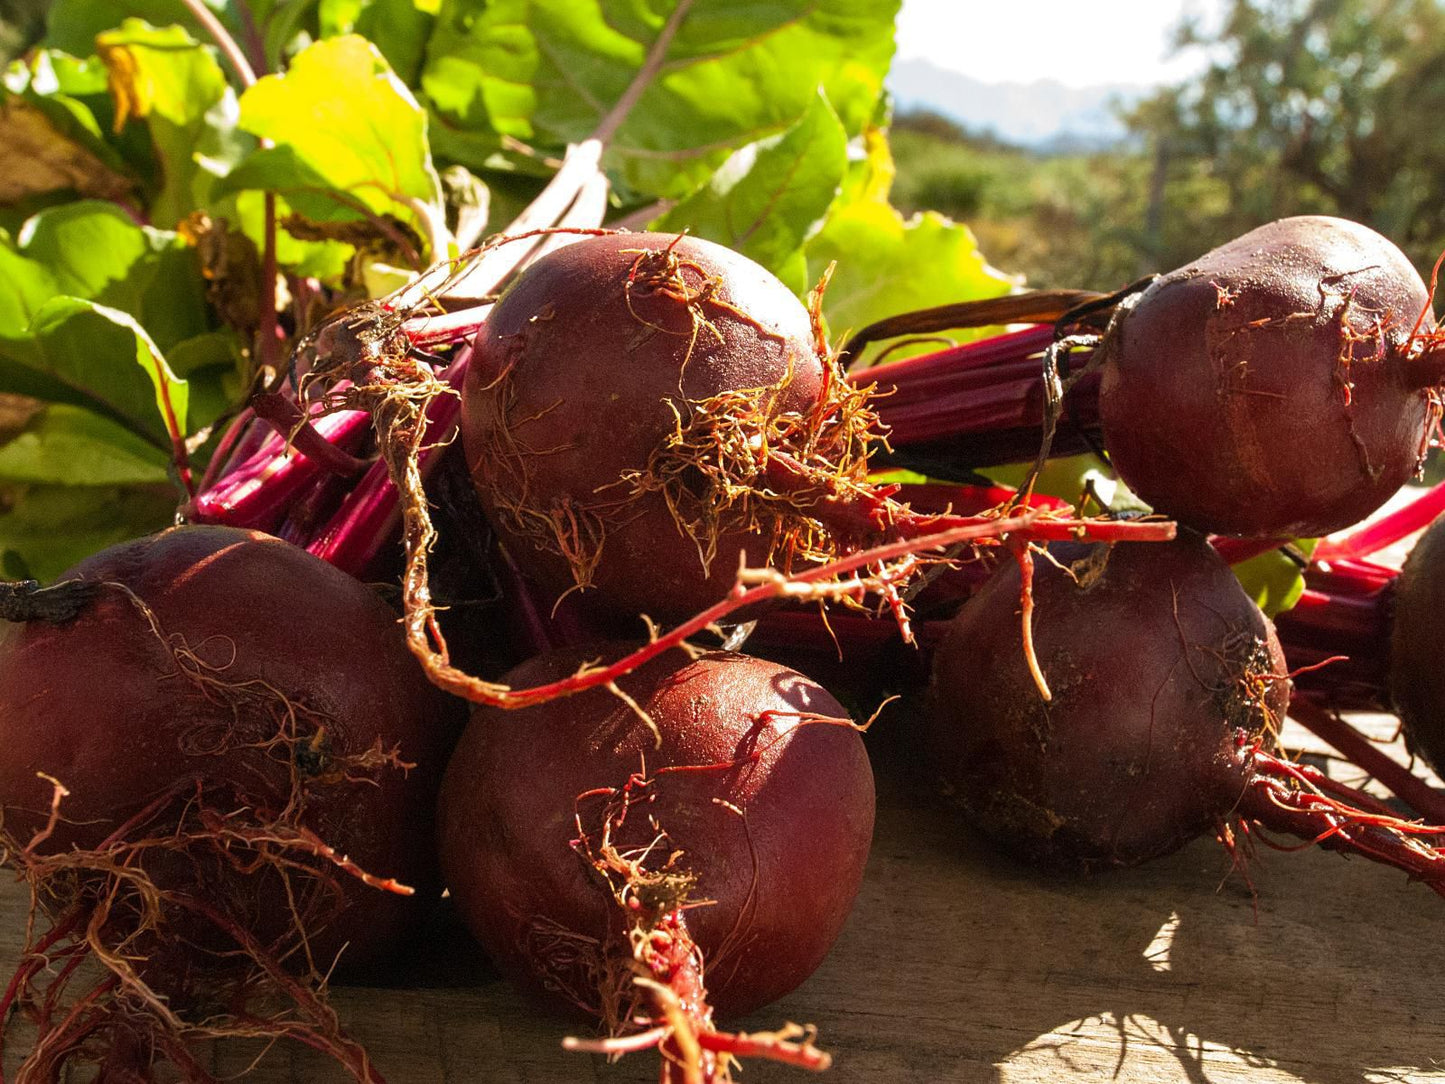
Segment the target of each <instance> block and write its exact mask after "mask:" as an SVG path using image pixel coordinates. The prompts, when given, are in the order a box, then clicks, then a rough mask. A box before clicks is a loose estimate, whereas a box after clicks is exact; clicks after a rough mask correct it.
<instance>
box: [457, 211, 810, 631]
mask: <svg viewBox="0 0 1445 1084" xmlns="http://www.w3.org/2000/svg"><path fill="white" fill-rule="evenodd" d="M669 247H671V248H672V250H673V252H674V253H675V254H676V255H677V256H678V257H679V258H680V259H682V260H684V261H688V262H691V263H693V264H696V265H697V270H687V271H686V272H685V275H686V277H687V279H688V281H689V282H690V283H691V284H692V285H693V286H694V287H702V286H703V285H704V284H705V282H708V281H711V282H712V283H715V292H714V294H713V297H714V298H715V300H714V301H713V302H710V303H706V304H704V305H703V311H704V313H705V315H706V317H707V319H708V321H709V322H710V323H711V325H712V327H713V328H714V329H715V331H716V332H717V333H718V334H720V335H721V336H722V341H719V339H718V335H717V334H714V333H713V331H709V330H708V329H707V328H701V329H699V330H698V331H697V334H696V337H695V339H694V336H693V333H694V326H693V321H692V319H691V318H690V317H689V315H688V312H687V308H686V306H685V305H683V304H682V303H680V302H678V301H676V300H675V299H671V298H668V297H664V296H661V295H658V294H648V293H647V292H645V291H643V290H641V289H636V288H634V289H633V290H632V293H631V308H630V309H629V303H628V285H627V284H628V279H629V276H630V275H632V274H633V273H634V268H635V265H636V264H637V261H638V259H639V256H640V255H641V254H642V253H644V252H649V251H650V252H662V251H664V250H666V249H668V248H669ZM732 310H736V311H732ZM739 313H746V314H747V317H746V318H744V317H742V316H740V315H738V314H739ZM649 325H655V327H650V326H649ZM658 329H661V330H658ZM760 329H761V330H760ZM689 344H691V355H690V356H689V353H688V351H689ZM475 347H476V353H475V355H474V356H473V359H472V362H471V364H470V366H469V368H468V372H467V377H466V383H465V385H464V387H463V409H462V420H461V429H462V436H463V439H464V441H465V447H466V452H467V462H468V464H469V468H470V470H471V472H472V477H473V480H474V481H475V483H476V486H477V492H478V493H479V495H480V496H481V499H482V503H483V506H484V507H485V508H486V510H487V515H488V518H489V519H490V520H491V521H492V522H493V523H494V524H495V525H496V526H497V529H498V533H499V534H500V536H501V539H502V541H503V543H504V544H505V545H506V546H507V547H508V549H509V551H510V552H511V553H512V555H513V557H514V558H515V560H516V561H517V563H518V564H519V565H520V566H521V567H522V568H523V569H524V570H525V571H526V572H527V573H528V574H529V575H531V576H532V577H533V578H534V579H536V580H537V581H539V582H540V583H541V584H542V585H543V587H544V588H545V589H546V590H548V591H550V592H552V593H553V594H555V595H560V594H562V593H564V592H566V591H568V590H570V589H572V588H573V587H574V585H575V581H574V579H573V575H572V571H571V569H570V568H569V566H568V564H567V562H566V561H565V560H564V559H563V558H562V556H561V555H560V553H559V552H558V551H557V550H556V548H555V546H553V547H547V546H543V547H540V548H539V546H538V544H537V542H536V540H534V539H533V538H530V537H524V536H522V535H520V534H519V533H518V531H517V529H516V522H515V520H514V519H513V518H512V517H510V516H509V515H506V514H503V513H502V512H501V511H500V509H501V506H502V505H505V504H507V503H509V502H516V501H521V502H523V503H525V504H526V505H527V506H528V507H530V508H533V509H535V510H537V511H543V512H545V511H547V510H548V509H550V508H553V507H558V506H561V505H563V504H570V505H572V506H574V507H575V506H577V505H590V504H596V503H597V502H599V501H605V500H608V499H611V498H612V497H613V496H615V497H618V498H620V497H621V496H622V495H623V494H624V493H625V492H626V490H625V488H624V487H620V486H617V485H616V483H617V481H618V479H619V478H620V477H621V475H622V474H623V472H625V471H630V470H633V471H640V470H642V469H644V468H645V467H646V466H647V463H648V458H649V456H650V455H651V454H652V453H653V451H654V450H655V449H657V448H658V447H659V446H660V445H661V444H662V443H663V442H664V441H665V440H666V438H667V437H668V436H669V435H670V434H671V433H672V432H673V431H674V429H675V427H676V425H677V417H678V414H677V413H675V412H674V409H673V408H674V407H676V409H677V412H679V413H681V414H682V416H683V417H684V418H686V417H687V415H688V407H687V402H688V401H700V400H703V399H706V398H709V397H711V396H714V395H717V394H719V393H721V392H725V391H730V390H735V389H742V388H754V387H764V386H767V385H772V384H776V383H778V382H779V381H780V380H782V379H783V378H784V376H785V375H786V374H787V372H788V370H789V367H790V366H791V367H792V370H793V379H792V382H791V384H790V385H789V387H788V388H787V390H786V391H785V392H784V393H783V394H782V395H781V396H780V397H779V404H778V407H779V409H780V410H804V409H806V408H807V407H808V406H809V405H811V404H812V403H813V402H814V401H816V400H817V399H818V397H819V396H820V394H821V389H822V382H823V373H824V366H823V362H822V361H821V360H820V359H819V358H818V356H817V354H816V353H815V351H814V349H813V345H812V327H811V322H810V318H809V315H808V312H807V310H806V309H805V308H804V307H803V305H802V304H801V303H800V302H799V301H798V299H797V298H796V297H794V296H793V294H792V293H791V292H790V291H789V290H788V288H787V287H786V286H784V285H783V284H782V283H781V282H779V281H778V280H777V279H776V278H774V277H773V276H772V275H771V274H769V273H768V272H767V271H766V270H764V269H763V268H762V267H759V266H758V265H757V264H755V263H753V262H752V261H751V260H749V259H747V258H746V257H744V256H741V255H739V254H737V253H735V252H733V251H731V250H729V249H726V248H724V247H722V246H721V245H716V244H713V243H711V242H708V241H701V240H698V239H696V238H691V237H684V238H681V239H679V238H678V237H677V236H676V235H671V234H648V233H622V234H609V235H606V236H601V237H592V238H587V239H584V240H581V241H577V242H575V243H573V244H571V245H568V246H567V247H565V248H563V249H561V250H559V251H557V252H554V253H552V254H551V255H549V256H547V257H545V258H544V259H542V260H539V261H538V262H537V263H535V264H533V265H532V266H531V267H529V268H528V269H527V270H526V271H525V272H524V273H523V274H522V275H521V276H520V277H519V278H518V279H517V280H516V282H515V283H513V284H512V286H511V287H509V288H508V290H507V291H506V293H505V294H503V296H502V298H501V300H500V301H499V302H498V303H497V305H496V307H495V308H494V309H493V310H492V312H491V314H490V315H489V316H488V317H487V323H486V326H485V327H484V328H483V329H482V331H481V332H480V333H479V335H478V337H477V340H476V344H475ZM684 359H686V367H685V370H684V365H683V362H684ZM504 374H506V376H505V378H504ZM669 404H671V405H669ZM503 423H505V426H506V427H507V428H509V429H510V432H511V435H512V437H513V438H514V440H515V441H516V442H517V444H518V445H519V446H525V447H526V448H530V449H532V450H533V451H536V452H545V453H546V454H536V455H527V456H525V469H526V472H527V475H528V479H527V484H526V486H525V492H524V488H523V485H522V483H521V481H520V480H519V478H518V476H517V474H516V473H514V472H513V471H512V470H510V469H509V461H508V460H507V458H506V457H499V456H498V454H497V453H496V447H497V444H496V442H497V441H498V439H499V432H500V430H501V427H502V426H503ZM605 487H613V488H611V489H607V488H605ZM620 518H622V519H624V520H625V522H622V523H613V524H611V525H610V526H609V527H608V528H607V534H606V538H605V543H604V545H603V547H602V557H601V563H600V564H599V566H598V567H597V569H596V573H595V576H594V582H593V584H592V586H591V588H590V589H589V590H587V591H584V592H583V595H582V599H583V601H584V602H586V603H588V604H590V605H591V606H593V607H594V608H596V609H597V610H599V611H602V612H606V613H610V614H613V615H620V616H624V617H635V616H636V615H637V614H639V613H645V614H648V615H649V616H651V617H654V618H657V619H661V620H672V619H677V618H682V617H686V616H690V615H691V614H693V613H696V612H697V611H699V610H701V609H703V608H704V607H705V606H707V605H709V604H711V603H713V602H716V601H717V600H718V599H720V598H721V597H722V596H723V595H724V594H726V592H727V590H728V588H729V587H731V586H732V584H733V580H734V576H735V574H736V572H737V567H738V555H739V553H740V551H743V550H746V551H747V552H748V553H749V555H750V557H749V559H750V561H751V562H752V563H755V564H757V563H761V562H762V559H763V558H764V557H765V556H766V553H767V546H768V539H766V538H758V537H756V536H753V535H749V534H746V533H744V532H741V531H733V532H731V533H729V534H726V535H724V537H723V538H722V539H721V540H720V544H719V546H718V551H717V557H716V559H715V560H713V561H712V563H711V565H710V567H709V568H708V569H706V570H704V568H703V565H702V562H701V560H700V558H699V556H698V551H697V547H696V546H695V545H694V543H693V542H692V540H691V539H689V538H687V537H686V536H685V535H683V534H682V533H681V532H679V531H678V529H677V527H676V526H675V524H674V522H673V520H672V517H671V515H670V513H669V511H668V509H667V506H666V503H665V502H664V501H663V499H662V497H661V496H660V495H659V494H655V493H654V494H651V495H648V496H646V497H644V498H643V499H642V500H640V501H638V502H637V503H635V504H633V505H630V506H629V507H628V509H627V510H626V512H625V513H624V514H622V516H621V517H620Z"/></svg>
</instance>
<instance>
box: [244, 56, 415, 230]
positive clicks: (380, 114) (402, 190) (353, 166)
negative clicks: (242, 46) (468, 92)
mask: <svg viewBox="0 0 1445 1084" xmlns="http://www.w3.org/2000/svg"><path fill="white" fill-rule="evenodd" d="M241 127H242V128H244V129H245V130H246V131H248V132H250V133H252V134H253V135H255V136H257V137H259V138H263V139H269V140H272V141H273V142H274V143H275V144H276V146H275V148H274V149H273V150H261V151H257V152H256V153H255V154H254V155H252V156H251V158H250V159H248V160H247V162H244V163H242V165H241V166H239V167H237V168H238V171H244V172H242V180H241V181H237V180H235V179H230V180H229V181H228V184H227V186H226V188H225V189H223V191H234V190H236V189H237V188H238V186H239V187H251V186H262V187H266V186H268V185H271V184H274V186H275V187H277V188H278V189H280V190H282V191H286V192H288V194H289V198H290V199H291V200H292V201H293V202H294V201H295V200H296V199H298V198H300V197H299V196H298V195H297V194H296V191H297V190H299V189H303V188H304V189H309V190H319V191H310V192H308V193H307V195H306V197H305V198H306V199H307V200H311V199H315V198H321V199H323V200H325V201H326V202H327V203H328V204H329V205H330V208H331V209H330V211H329V213H328V214H327V215H326V216H324V217H323V216H322V215H320V214H313V213H310V211H307V212H303V213H305V214H306V217H308V218H314V219H315V220H317V221H325V220H327V219H328V218H331V219H334V218H336V217H338V216H345V217H357V216H359V215H364V214H366V213H370V214H373V215H393V216H395V217H397V218H399V219H401V220H402V221H405V222H409V223H412V224H413V225H415V226H416V227H417V228H418V231H419V232H420V233H422V234H423V235H426V234H427V229H426V221H425V219H424V217H423V216H422V215H420V214H419V213H418V212H417V210H416V208H415V206H414V202H420V203H423V204H427V205H429V206H430V207H431V208H434V209H436V210H437V211H438V212H439V211H440V208H441V182H440V181H439V180H438V178H437V174H436V170H435V169H434V168H433V167H432V163H431V156H430V154H429V153H428V150H427V140H426V115H425V113H424V112H423V111H422V109H421V107H420V106H419V105H418V104H417V102H416V99H415V98H413V97H412V95H411V92H410V91H409V90H407V88H406V87H405V86H404V85H403V84H402V83H401V81H400V80H398V79H397V78H396V76H395V75H394V74H393V73H392V71H391V69H390V68H389V67H388V66H387V63H386V61H385V60H384V59H383V58H382V56H381V54H380V53H379V52H378V51H377V50H376V47H375V46H373V45H372V44H371V43H369V42H367V41H366V40H365V39H363V38H360V37H356V36H350V35H348V36H346V37H340V38H332V39H329V40H326V41H321V42H317V43H316V44H315V45H312V46H311V47H309V48H308V49H305V50H304V51H302V52H301V53H300V54H298V55H297V57H296V58H295V60H294V61H293V62H292V64H291V68H290V70H289V71H288V72H287V73H286V74H285V75H268V76H266V77H265V78H264V79H261V80H260V81H259V82H257V83H256V84H255V85H254V86H252V87H250V88H249V89H248V90H247V91H246V92H245V93H244V94H243V95H242V96H241ZM257 158H259V159H261V164H260V165H259V166H252V165H250V161H251V160H254V159H257ZM257 174H259V176H257ZM276 178H280V179H276ZM283 180H284V184H283V183H282V181H283ZM307 206H308V207H310V204H309V203H308V204H307ZM298 209H300V208H299V207H298ZM312 210H314V208H312Z"/></svg>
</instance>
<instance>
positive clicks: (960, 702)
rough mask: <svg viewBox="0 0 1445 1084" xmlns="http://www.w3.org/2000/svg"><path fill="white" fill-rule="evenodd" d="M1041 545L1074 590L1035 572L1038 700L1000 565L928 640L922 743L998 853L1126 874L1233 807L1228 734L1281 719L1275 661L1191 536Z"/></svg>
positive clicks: (1233, 749)
mask: <svg viewBox="0 0 1445 1084" xmlns="http://www.w3.org/2000/svg"><path fill="white" fill-rule="evenodd" d="M1146 550H1148V551H1157V552H1146ZM1051 552H1053V554H1054V556H1055V557H1056V558H1057V559H1058V560H1059V561H1061V562H1063V563H1064V564H1065V565H1066V566H1069V567H1071V568H1072V570H1073V572H1074V575H1075V576H1077V577H1078V580H1079V582H1078V583H1076V582H1075V581H1074V579H1073V578H1071V576H1070V574H1069V573H1068V572H1066V571H1063V570H1062V569H1060V568H1058V567H1056V566H1055V565H1054V564H1053V563H1051V562H1049V561H1043V560H1040V561H1038V562H1036V569H1035V575H1034V586H1033V595H1034V606H1035V610H1034V619H1033V636H1034V646H1035V650H1036V652H1037V654H1038V659H1039V665H1040V667H1041V668H1042V670H1043V672H1044V674H1045V675H1046V676H1047V678H1048V681H1049V686H1050V688H1051V690H1052V693H1053V699H1052V701H1050V702H1048V703H1045V702H1044V701H1043V700H1042V699H1041V698H1040V697H1039V695H1038V694H1037V692H1035V691H1034V688H1033V682H1032V680H1031V679H1030V675H1029V673H1028V669H1027V666H1026V663H1025V659H1024V652H1023V645H1022V643H1021V634H1020V624H1019V621H1018V619H1017V618H1016V617H1015V616H1014V613H1015V611H1016V609H1017V607H1018V599H1019V590H1020V584H1019V576H1018V572H1017V570H1016V569H1012V568H1007V567H1006V568H1004V569H1002V570H1001V572H1000V573H999V574H998V575H997V576H996V577H995V578H994V579H992V580H990V581H989V583H988V584H987V585H985V587H984V588H983V589H982V590H981V591H980V592H979V593H978V594H977V595H976V596H975V597H973V598H972V599H970V600H969V601H968V602H967V603H966V604H965V605H964V607H963V609H962V610H961V611H960V613H959V616H958V617H957V618H956V619H955V620H954V622H953V625H952V627H951V628H950V629H949V631H948V633H947V634H946V635H945V637H944V639H943V642H942V643H941V644H939V646H938V649H937V652H936V655H935V658H934V667H933V682H932V685H931V687H930V693H929V696H930V707H929V719H930V735H931V741H932V743H933V745H934V747H935V750H936V753H937V756H938V758H939V760H938V766H939V769H940V772H941V774H942V776H943V778H945V779H946V780H947V781H948V783H949V784H950V785H951V786H952V787H953V788H954V793H955V797H956V798H957V800H958V801H959V802H960V803H961V804H962V805H963V806H964V807H965V808H966V809H967V810H968V812H969V813H970V814H971V817H972V819H973V820H974V822H975V823H977V824H978V825H980V826H981V827H982V828H983V829H984V831H985V832H987V833H989V834H990V835H992V836H993V837H994V838H996V839H998V840H1000V841H1001V842H1003V843H1004V844H1005V845H1006V846H1007V847H1008V848H1009V849H1010V850H1011V851H1014V852H1016V853H1019V854H1021V855H1022V856H1024V857H1027V858H1030V859H1033V860H1036V861H1038V862H1041V863H1043V864H1046V865H1058V866H1063V867H1074V868H1084V869H1092V868H1096V867H1105V866H1127V865H1134V864H1136V863H1138V862H1142V861H1145V860H1147V859H1150V858H1155V857H1158V856H1160V855H1163V854H1167V853H1168V852H1170V851H1172V850H1174V849H1176V848H1178V847H1180V846H1182V845H1183V844H1184V843H1185V842H1187V841H1189V840H1190V839H1193V838H1194V837H1196V836H1198V835H1199V834H1200V833H1202V832H1204V831H1207V830H1208V829H1209V828H1211V827H1213V825H1214V824H1215V823H1216V821H1218V820H1219V819H1220V818H1221V817H1223V816H1224V815H1225V814H1226V813H1227V812H1228V810H1229V808H1230V807H1231V806H1232V805H1233V803H1234V802H1235V800H1236V799H1237V797H1238V796H1239V793H1240V792H1241V790H1242V789H1243V787H1244V781H1245V779H1246V778H1247V776H1248V773H1249V769H1250V757H1249V752H1250V750H1249V749H1248V748H1240V747H1239V746H1238V743H1237V742H1236V733H1237V732H1238V731H1240V730H1243V731H1244V732H1246V733H1248V734H1250V735H1251V736H1254V735H1258V734H1259V733H1260V732H1261V731H1263V730H1264V728H1265V726H1266V724H1267V722H1268V720H1269V719H1270V718H1271V717H1273V718H1276V719H1278V718H1282V717H1283V715H1284V710H1285V706H1286V703H1287V700H1288V684H1289V683H1288V682H1287V681H1286V680H1284V679H1283V678H1282V677H1278V676H1277V675H1282V674H1283V673H1284V668H1283V661H1282V656H1281V654H1280V651H1279V647H1278V644H1277V643H1276V641H1275V639H1274V633H1273V630H1272V629H1271V628H1270V627H1269V623H1268V621H1267V620H1266V619H1265V617H1264V616H1263V615H1262V614H1261V613H1260V612H1259V610H1258V608H1257V607H1256V606H1255V605H1254V603H1253V602H1252V601H1250V599H1249V598H1248V596H1247V595H1245V594H1244V592H1243V590H1242V589H1241V588H1240V587H1239V584H1238V582H1237V581H1236V580H1235V579H1234V575H1233V573H1231V572H1230V570H1229V566H1228V565H1226V564H1225V563H1224V562H1223V561H1222V560H1220V559H1219V557H1218V556H1217V555H1215V554H1214V552H1213V551H1212V550H1211V549H1210V548H1209V546H1208V544H1207V543H1205V542H1204V541H1203V539H1201V538H1198V537H1197V536H1187V537H1181V538H1180V539H1178V540H1177V541H1175V542H1168V543H1160V544H1158V545H1157V546H1156V545H1153V544H1151V545H1150V546H1148V547H1144V546H1138V545H1134V546H1130V545H1120V546H1116V547H1114V548H1113V549H1112V550H1109V549H1106V548H1104V547H1088V548H1086V547H1070V546H1060V547H1056V548H1055V550H1054V551H1051ZM1071 562H1074V564H1072V565H1071V564H1070V563H1071ZM1176 598H1177V599H1178V605H1177V607H1176V606H1175V605H1173V604H1172V602H1173V600H1174V599H1176ZM1150 602H1154V603H1156V604H1155V605H1150ZM1160 602H1162V603H1163V604H1162V605H1160V604H1157V603H1160ZM1126 660H1127V661H1126Z"/></svg>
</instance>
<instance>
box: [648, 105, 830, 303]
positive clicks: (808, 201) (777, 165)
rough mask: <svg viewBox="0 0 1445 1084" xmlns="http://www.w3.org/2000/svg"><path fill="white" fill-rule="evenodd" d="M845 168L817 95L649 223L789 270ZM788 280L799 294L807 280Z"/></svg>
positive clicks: (795, 267)
mask: <svg viewBox="0 0 1445 1084" xmlns="http://www.w3.org/2000/svg"><path fill="white" fill-rule="evenodd" d="M847 165H848V136H847V134H846V133H845V132H844V131H843V125H842V123H841V122H840V121H839V120H838V115H837V114H836V113H834V112H833V109H832V107H831V106H830V105H829V104H828V101H827V99H826V98H824V97H823V96H822V95H821V94H819V95H817V96H816V97H815V98H814V100H813V105H812V106H811V107H810V108H809V109H808V111H807V112H806V113H804V114H803V116H802V117H801V118H800V119H799V121H798V123H796V124H795V125H793V126H792V127H791V128H789V129H788V130H787V131H786V132H784V133H783V134H781V135H777V136H772V137H770V138H768V139H764V140H760V141H758V142H757V143H750V144H748V145H747V146H746V147H743V148H742V149H741V150H739V151H737V152H735V153H734V154H733V155H732V156H731V157H729V158H728V160H727V161H726V162H724V163H723V164H722V165H721V166H720V167H719V168H718V171H717V172H716V173H715V174H713V177H712V179H711V180H710V181H708V183H707V184H706V185H704V186H703V187H702V188H700V189H699V190H698V191H696V192H694V193H693V194H692V195H691V196H689V197H688V198H687V199H685V200H683V201H682V202H681V203H679V204H678V205H677V206H676V207H674V208H673V209H672V210H670V211H669V212H668V213H667V214H665V215H663V216H662V218H660V219H659V220H658V221H657V222H655V223H654V224H653V226H652V227H651V228H654V229H660V230H664V231H670V232H681V231H683V230H688V231H690V232H692V233H694V234H696V235H697V236H699V237H705V238H707V239H709V240H712V241H718V242H720V243H722V244H725V245H727V246H729V247H730V248H733V249H736V250H737V251H739V252H742V253H743V254H744V255H746V256H749V257H751V258H752V259H754V260H756V261H757V262H758V263H760V264H762V265H763V266H764V267H766V268H768V270H770V271H772V272H773V273H774V274H778V273H779V272H783V271H788V272H796V271H798V270H800V267H799V265H798V264H797V263H796V262H795V261H794V260H793V257H794V256H795V255H796V254H797V252H798V251H799V250H800V249H801V248H802V247H803V242H804V241H805V240H807V238H808V236H809V234H811V233H812V232H814V231H815V230H816V229H817V228H818V226H819V225H821V223H822V221H823V217H824V216H825V215H826V214H827V213H828V207H829V205H830V204H832V202H833V199H834V197H835V196H837V194H838V189H839V186H840V185H841V184H842V181H843V174H844V172H845V170H846V169H847ZM802 270H803V271H804V274H806V269H805V268H803V269H802ZM789 285H791V286H793V287H794V288H795V289H796V290H798V292H800V293H801V292H803V291H804V290H806V289H807V283H806V282H797V283H789Z"/></svg>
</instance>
